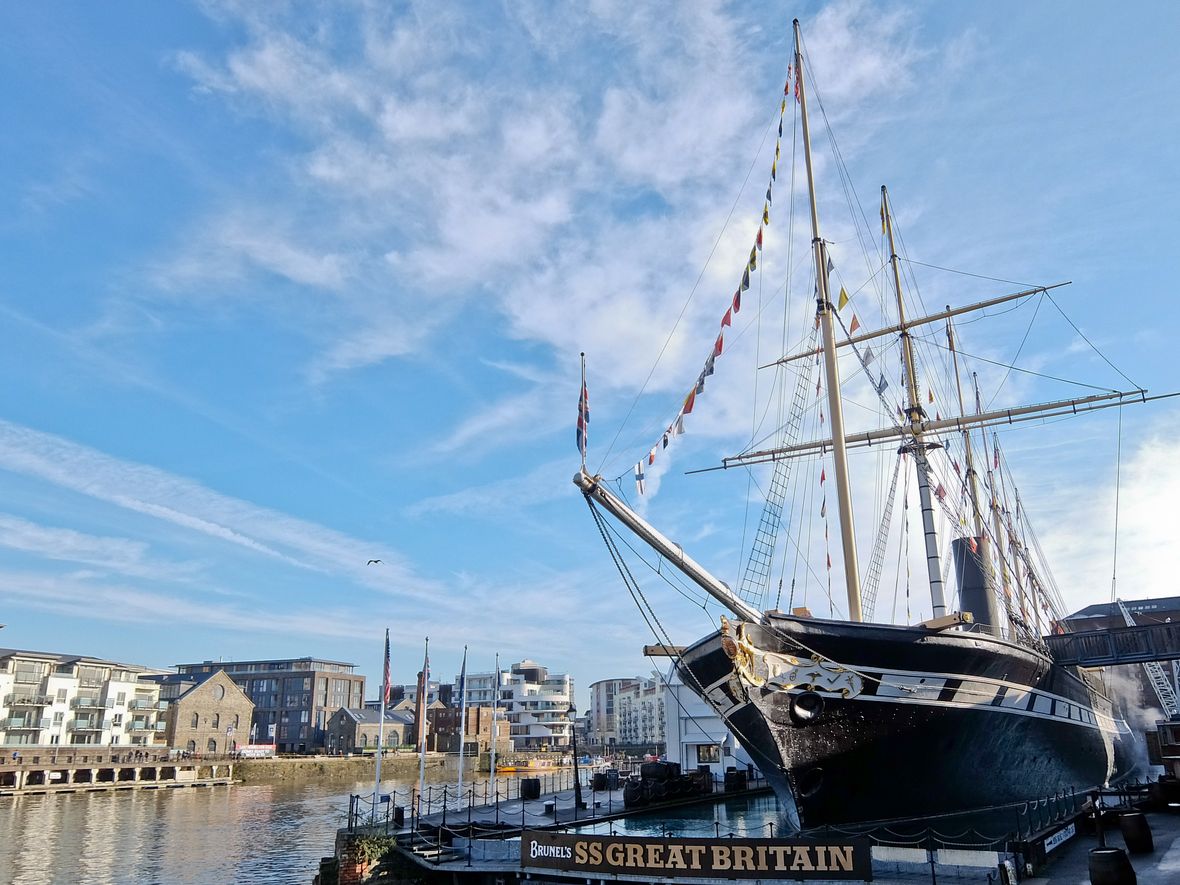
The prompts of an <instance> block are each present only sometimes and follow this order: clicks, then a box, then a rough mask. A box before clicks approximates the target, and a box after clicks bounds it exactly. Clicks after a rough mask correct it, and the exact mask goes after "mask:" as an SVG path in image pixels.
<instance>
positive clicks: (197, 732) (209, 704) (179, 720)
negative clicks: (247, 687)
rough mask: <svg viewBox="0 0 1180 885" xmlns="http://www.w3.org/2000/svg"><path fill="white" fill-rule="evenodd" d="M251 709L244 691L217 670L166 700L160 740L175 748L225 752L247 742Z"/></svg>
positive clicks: (194, 751) (223, 672)
mask: <svg viewBox="0 0 1180 885" xmlns="http://www.w3.org/2000/svg"><path fill="white" fill-rule="evenodd" d="M253 712H254V704H253V702H251V700H250V698H249V697H247V696H246V693H245V692H244V691H242V689H241V688H240V687H239V686H238V685H237V684H236V683H235V682H234V681H233V680H232V679H230V678H229V676H228V675H226V673H225V671H224V670H218V671H217V672H216V673H211V674H209V675H208V676H207V677H206V678H205V679H202V680H201V681H200V682H198V683H196V684H195V685H192V686H190V687H189V688H187V689H186V690H185V691H184V693H183V694H181V695H180V696H179V697H177V698H176V699H175V700H174V701H172V702H171V704H169V706H168V711H167V714H166V720H165V730H164V740H165V742H166V743H167V744H168V746H170V747H173V748H174V749H177V750H186V751H188V752H190V753H201V754H208V755H226V754H228V753H232V752H234V751H235V750H236V749H237V748H238V747H239V746H241V745H242V744H248V743H250V726H251V716H252V714H253Z"/></svg>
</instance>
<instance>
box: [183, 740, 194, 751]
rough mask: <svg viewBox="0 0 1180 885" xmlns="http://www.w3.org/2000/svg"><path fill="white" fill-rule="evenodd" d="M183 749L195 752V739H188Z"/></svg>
mask: <svg viewBox="0 0 1180 885" xmlns="http://www.w3.org/2000/svg"><path fill="white" fill-rule="evenodd" d="M185 749H186V750H188V751H189V752H190V753H195V752H197V742H196V741H189V742H188V745H187V746H186V747H185Z"/></svg>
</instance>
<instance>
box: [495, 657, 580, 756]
mask: <svg viewBox="0 0 1180 885" xmlns="http://www.w3.org/2000/svg"><path fill="white" fill-rule="evenodd" d="M573 702H574V680H573V677H572V676H568V675H566V674H556V673H550V672H549V671H548V670H547V669H546V668H545V667H542V666H541V665H540V664H538V663H537V662H536V661H529V660H525V661H520V662H519V663H516V664H513V665H512V668H511V669H510V670H508V671H507V672H504V673H501V678H500V706H501V707H503V708H504V711H505V717H506V718H507V720H508V727H509V735H510V736H511V738H512V748H513V749H514V750H555V749H558V748H563V749H564V748H566V747H569V746H571V744H572V743H573V718H572V717H571V716H570V714H569V709H570V706H571V705H573Z"/></svg>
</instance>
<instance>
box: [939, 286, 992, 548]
mask: <svg viewBox="0 0 1180 885" xmlns="http://www.w3.org/2000/svg"><path fill="white" fill-rule="evenodd" d="M947 310H950V305H947ZM946 343H947V347H948V348H949V349H950V352H951V361H952V363H953V364H954V367H955V391H956V392H957V393H958V395H959V414H960V415H964V414H966V405H965V404H964V403H963V382H962V379H961V378H960V377H959V351H958V350H956V349H955V327H954V325H953V324H952V323H951V321H950V319H949V318H948V319H947V321H946ZM962 434H963V462H964V463H963V470H964V471H965V472H966V473H965V475H966V477H967V492H968V494H969V495H970V497H971V518H972V521H973V522H974V524H975V537H977V538H979V544H980V551H979V558H980V559H981V560H982V561H983V562H989V560H988V549H987V548H988V546H989V545H988V539H987V528H986V526H984V524H983V509H982V508H981V507H980V506H979V476H978V474H976V472H975V452H974V450H973V449H972V448H971V433H970V431H968V430H967V429H965V428H964V429H963V431H962Z"/></svg>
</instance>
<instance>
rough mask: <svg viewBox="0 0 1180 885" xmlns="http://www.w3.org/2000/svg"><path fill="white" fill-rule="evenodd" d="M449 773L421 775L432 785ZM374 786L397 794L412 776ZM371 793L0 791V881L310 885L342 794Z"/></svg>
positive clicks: (303, 789)
mask: <svg viewBox="0 0 1180 885" xmlns="http://www.w3.org/2000/svg"><path fill="white" fill-rule="evenodd" d="M448 777H452V775H451V774H450V773H444V772H443V771H442V770H438V769H436V770H434V771H428V773H427V778H428V780H429V781H434V782H436V783H444V782H448V781H447V778H448ZM450 783H452V784H453V780H451V781H450ZM382 786H383V789H384V790H386V791H389V792H393V791H394V790H398V791H406V790H409V789H410V788H411V786H412V782H411V781H403V780H396V781H395V780H387V781H384V782H383V785H382ZM436 789H437V788H436ZM372 790H373V782H372V781H365V782H358V783H352V782H349V781H339V780H336V781H331V782H309V781H297V782H289V783H283V784H273V785H272V784H264V785H239V786H234V787H209V788H187V789H170V790H134V791H126V792H116V793H59V794H56V795H33V796H10V797H4V798H2V799H0V882H2V883H5V885H8V883H12V885H46V883H69V885H75V883H77V885H132V883H134V885H156V883H159V885H228V883H247V885H249V883H260V885H261V883H276V885H285V883H297V885H310V883H311V880H312V877H313V876H314V875H315V874H316V871H317V870H318V868H319V860H320V858H321V857H323V856H325V855H330V854H331V853H332V848H333V841H334V839H335V835H336V830H337V828H339V827H342V826H344V823H345V820H346V818H347V814H348V797H349V795H350V794H352V793H371V792H372Z"/></svg>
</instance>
